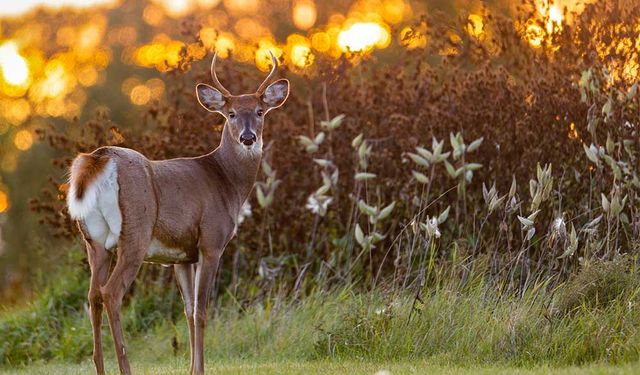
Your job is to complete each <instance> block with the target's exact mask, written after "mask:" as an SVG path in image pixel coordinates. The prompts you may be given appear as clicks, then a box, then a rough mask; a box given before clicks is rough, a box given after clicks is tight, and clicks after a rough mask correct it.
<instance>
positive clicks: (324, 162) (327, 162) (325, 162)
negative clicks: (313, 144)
mask: <svg viewBox="0 0 640 375" xmlns="http://www.w3.org/2000/svg"><path fill="white" fill-rule="evenodd" d="M313 161H314V162H315V163H316V164H318V165H319V166H321V167H328V166H330V165H331V160H327V159H313Z"/></svg>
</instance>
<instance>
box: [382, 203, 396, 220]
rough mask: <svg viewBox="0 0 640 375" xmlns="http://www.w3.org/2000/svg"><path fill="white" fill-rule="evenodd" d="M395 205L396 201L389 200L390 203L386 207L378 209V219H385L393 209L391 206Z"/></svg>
mask: <svg viewBox="0 0 640 375" xmlns="http://www.w3.org/2000/svg"><path fill="white" fill-rule="evenodd" d="M395 206H396V202H395V201H394V202H391V204H390V205H388V206H387V207H385V208H383V209H382V210H380V214H379V215H378V220H384V219H386V218H387V217H388V216H389V215H391V212H392V211H393V208H394V207H395Z"/></svg>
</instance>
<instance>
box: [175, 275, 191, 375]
mask: <svg viewBox="0 0 640 375" xmlns="http://www.w3.org/2000/svg"><path fill="white" fill-rule="evenodd" d="M173 270H174V272H175V275H176V282H177V283H178V287H179V288H180V294H182V301H183V302H184V315H185V317H186V318H187V325H188V326H189V353H190V354H191V363H190V365H189V366H190V367H189V369H190V370H189V371H193V351H194V349H193V340H194V338H195V336H194V334H195V332H194V328H195V327H194V323H193V303H194V300H195V295H194V273H193V264H176V265H175V266H173Z"/></svg>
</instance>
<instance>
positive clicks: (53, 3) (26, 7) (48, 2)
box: [0, 0, 120, 17]
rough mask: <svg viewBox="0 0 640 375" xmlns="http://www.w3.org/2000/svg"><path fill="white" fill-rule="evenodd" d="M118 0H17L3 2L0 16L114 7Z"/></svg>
mask: <svg viewBox="0 0 640 375" xmlns="http://www.w3.org/2000/svg"><path fill="white" fill-rule="evenodd" d="M119 2H120V1H119V0H17V1H3V2H2V6H1V7H0V15H2V16H9V17H17V16H20V15H23V14H26V13H29V12H31V11H32V10H35V9H37V8H49V9H61V8H91V7H95V6H99V5H116V4H118V3H119Z"/></svg>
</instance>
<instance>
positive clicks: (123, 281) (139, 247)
mask: <svg viewBox="0 0 640 375" xmlns="http://www.w3.org/2000/svg"><path fill="white" fill-rule="evenodd" d="M131 237H135V235H132V236H131ZM139 238H140V237H138V238H136V240H133V241H131V240H129V241H123V240H122V237H121V240H120V242H119V244H118V260H117V262H116V265H115V267H114V269H113V272H112V273H111V276H109V280H108V281H107V283H106V284H105V285H104V286H103V287H102V288H101V291H102V299H103V301H104V304H105V307H106V309H107V316H108V317H109V326H110V327H111V335H112V336H113V343H114V345H115V349H116V355H117V357H118V366H119V367H120V372H121V373H122V374H126V375H130V374H131V368H130V366H129V360H128V359H127V353H126V351H125V346H124V337H123V334H122V323H121V322H120V308H121V307H122V298H123V297H124V295H125V293H126V292H127V290H128V289H129V287H130V286H131V284H132V283H133V281H134V280H135V278H136V275H137V274H138V270H139V269H140V266H141V265H142V262H143V261H144V255H145V253H146V251H147V249H148V247H149V244H148V243H146V244H144V245H143V244H141V243H140V242H141V241H139ZM147 242H148V241H147Z"/></svg>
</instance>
